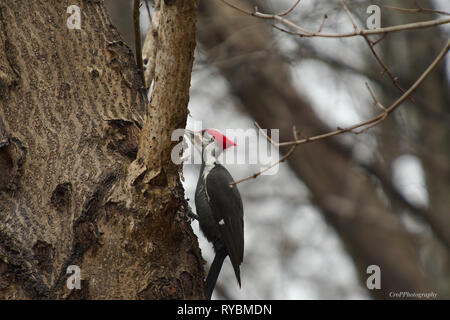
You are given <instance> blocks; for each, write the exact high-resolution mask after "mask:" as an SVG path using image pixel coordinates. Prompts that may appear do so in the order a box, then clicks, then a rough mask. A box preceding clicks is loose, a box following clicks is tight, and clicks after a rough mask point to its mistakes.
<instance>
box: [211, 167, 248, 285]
mask: <svg viewBox="0 0 450 320" xmlns="http://www.w3.org/2000/svg"><path fill="white" fill-rule="evenodd" d="M232 182H234V180H233V177H232V176H231V175H230V173H229V172H228V171H227V169H225V167H223V166H222V165H221V164H216V165H215V166H214V167H213V168H212V169H211V172H210V173H209V174H208V175H207V178H206V193H207V196H208V198H209V201H210V204H211V209H212V213H213V215H214V220H215V221H216V223H217V224H218V226H219V229H220V232H221V234H222V239H223V241H224V243H225V247H226V249H227V251H228V255H229V256H230V260H231V264H232V265H233V268H234V272H235V274H236V278H237V280H238V282H239V286H240V285H241V277H240V272H239V265H240V264H241V263H242V261H243V259H244V210H243V207H242V199H241V195H240V194H239V190H238V189H237V186H235V185H234V186H230V183H232Z"/></svg>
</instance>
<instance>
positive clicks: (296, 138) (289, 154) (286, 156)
mask: <svg viewBox="0 0 450 320" xmlns="http://www.w3.org/2000/svg"><path fill="white" fill-rule="evenodd" d="M255 126H256V127H257V128H258V129H259V131H260V132H261V134H262V135H264V137H265V138H266V139H267V141H269V142H270V143H271V144H273V145H274V146H275V147H278V143H276V142H275V141H273V140H272V139H271V138H270V137H269V136H268V135H267V134H266V133H265V132H264V130H263V129H262V128H261V126H260V125H259V124H258V123H257V122H256V121H255ZM292 134H293V136H294V140H298V132H297V129H296V128H295V126H293V127H292ZM296 148H297V145H296V144H294V145H293V146H292V147H291V148H290V149H289V151H288V152H287V153H286V154H285V155H284V156H282V157H281V158H280V159H279V160H278V161H275V162H274V163H272V164H271V165H270V166H268V167H266V168H264V169H263V170H261V171H259V172H256V173H254V174H252V175H251V176H248V177H246V178H244V179H241V180H238V181H235V182H232V183H230V187H233V186H235V185H237V184H238V183H241V182H244V181H247V180H250V179H256V178H257V177H258V176H260V175H262V174H263V173H264V172H266V171H268V170H270V169H272V168H273V167H275V166H276V165H278V164H280V163H282V162H284V161H286V159H287V158H289V157H290V156H291V154H292V153H293V152H294V151H295V149H296Z"/></svg>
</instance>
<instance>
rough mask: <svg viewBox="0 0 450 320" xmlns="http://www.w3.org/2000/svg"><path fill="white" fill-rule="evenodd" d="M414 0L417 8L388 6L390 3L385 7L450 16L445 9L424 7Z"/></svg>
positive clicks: (406, 11)
mask: <svg viewBox="0 0 450 320" xmlns="http://www.w3.org/2000/svg"><path fill="white" fill-rule="evenodd" d="M414 2H415V5H416V8H413V9H409V8H399V7H394V6H388V5H384V6H383V7H384V8H386V9H391V10H396V11H400V12H405V13H431V14H443V15H446V16H450V13H449V12H445V11H441V10H434V9H428V8H422V7H421V6H420V5H419V3H418V2H417V1H414Z"/></svg>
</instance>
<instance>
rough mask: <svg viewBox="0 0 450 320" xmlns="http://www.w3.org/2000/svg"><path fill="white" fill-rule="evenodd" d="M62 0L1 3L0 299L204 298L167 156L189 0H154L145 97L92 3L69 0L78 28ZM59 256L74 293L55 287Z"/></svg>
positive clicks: (197, 258) (179, 106)
mask: <svg viewBox="0 0 450 320" xmlns="http://www.w3.org/2000/svg"><path fill="white" fill-rule="evenodd" d="M71 4H72V3H71V2H70V1H55V0H54V1H44V0H33V1H28V2H27V6H23V5H22V4H21V3H20V2H17V1H13V0H5V1H2V2H1V4H0V298H1V299H5V298H6V299H25V298H35V299H40V298H85V299H99V298H101V299H107V298H124V299H136V298H178V299H182V298H191V299H196V298H203V281H202V279H203V260H202V258H201V255H200V252H199V249H198V243H197V239H196V237H195V235H194V234H193V232H192V230H191V227H190V224H189V221H187V219H186V217H185V212H186V207H187V204H186V202H185V200H184V191H183V188H182V186H181V183H180V181H179V176H178V170H179V169H180V168H178V167H176V166H175V165H174V164H173V163H172V162H171V160H170V151H171V149H172V147H173V145H174V143H175V142H172V141H170V133H171V131H172V130H174V129H176V128H183V127H184V125H185V121H186V115H187V102H188V99H189V85H190V74H191V68H192V62H193V52H194V48H195V23H196V15H197V6H198V1H192V0H178V1H163V2H162V9H161V26H162V32H161V34H160V41H161V42H160V45H161V46H160V51H159V53H158V56H157V65H156V71H155V75H156V76H155V83H154V91H153V94H152V100H151V103H149V104H148V105H147V106H146V98H145V92H144V91H143V90H142V82H141V79H140V77H139V73H138V71H137V68H136V65H135V62H134V59H133V55H132V54H131V52H130V50H129V48H128V47H127V46H126V45H125V44H124V43H123V42H122V41H121V40H120V37H119V36H118V33H117V31H116V30H115V28H114V27H113V26H112V25H111V22H110V20H109V17H108V16H107V14H106V12H105V9H104V7H103V3H102V1H81V2H80V8H81V18H82V22H81V30H70V29H68V28H67V27H66V20H67V18H68V17H69V14H67V13H66V11H67V7H68V6H70V5H71ZM130 19H131V17H130ZM141 128H142V130H141ZM133 161H134V162H133ZM69 265H78V266H79V267H80V268H81V278H82V285H81V290H72V291H71V290H69V289H67V288H66V279H67V275H66V269H67V267H68V266H69Z"/></svg>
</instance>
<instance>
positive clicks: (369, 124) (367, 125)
mask: <svg viewBox="0 0 450 320" xmlns="http://www.w3.org/2000/svg"><path fill="white" fill-rule="evenodd" d="M449 50H450V40H449V41H448V42H447V44H446V45H445V47H444V48H443V49H442V51H441V52H440V53H439V55H438V56H437V57H436V59H434V61H433V62H432V63H431V64H430V65H429V66H428V68H427V69H426V70H425V71H424V72H423V73H422V75H421V76H420V77H419V79H417V81H416V82H415V83H414V84H413V85H412V86H411V87H410V88H409V89H408V91H406V92H405V93H404V94H403V95H402V96H401V97H400V98H398V99H397V100H396V101H395V102H394V103H393V104H392V105H390V106H389V107H388V108H386V107H384V106H383V105H382V104H381V103H380V102H379V100H378V99H377V98H376V96H375V93H374V92H373V90H372V89H371V88H370V86H369V85H368V84H367V83H366V85H367V88H368V89H369V92H370V94H371V96H372V98H373V100H374V101H375V103H376V104H377V105H378V106H379V107H381V108H382V109H383V110H384V111H383V112H382V113H380V114H378V115H377V116H375V117H373V118H371V119H369V120H366V121H364V122H361V123H359V124H356V125H353V126H351V127H348V128H338V129H337V130H335V131H331V132H328V133H325V134H321V135H317V136H313V137H308V138H304V139H298V132H297V129H296V128H295V127H293V128H292V131H293V136H294V140H293V141H288V142H282V143H276V142H275V141H273V140H272V139H271V138H270V137H269V136H268V135H267V134H266V132H265V131H264V130H263V129H262V128H261V126H260V125H259V124H258V123H257V122H255V126H256V127H257V128H258V130H259V131H260V132H261V134H262V135H263V136H264V137H265V138H266V139H267V141H269V142H270V143H271V144H273V145H274V146H275V147H283V146H291V148H290V149H289V151H288V152H287V153H286V154H285V155H284V156H283V157H281V158H280V159H279V160H278V161H276V162H274V163H272V164H271V165H270V166H269V167H267V168H265V169H263V170H261V171H259V172H256V173H254V174H252V175H251V176H248V177H246V178H243V179H241V180H238V181H236V182H233V183H230V187H232V186H234V185H236V184H239V183H241V182H244V181H248V180H250V179H255V178H257V177H258V176H260V175H261V174H263V173H264V172H266V171H268V170H269V169H271V168H273V167H274V166H276V165H277V164H279V163H282V162H284V161H286V159H287V158H289V157H290V156H291V154H292V153H293V152H294V151H295V149H296V147H297V146H298V145H299V144H305V143H308V142H314V141H317V140H322V139H326V138H330V137H334V136H337V135H340V134H343V133H345V132H352V133H354V134H361V133H364V132H366V131H367V130H369V129H371V128H373V127H375V126H377V125H379V124H381V123H382V122H384V120H386V118H387V117H388V116H389V114H391V113H392V112H393V111H394V110H395V109H396V108H397V107H398V106H400V105H401V104H402V103H403V102H404V101H405V100H406V99H407V98H408V97H409V96H410V95H411V93H412V92H413V91H414V90H416V89H417V88H418V87H419V86H420V84H421V83H422V82H423V81H424V80H425V79H426V78H427V77H428V75H429V74H430V73H431V71H433V69H434V68H435V67H436V65H437V64H438V63H439V62H440V61H441V60H442V59H443V58H444V56H445V55H446V54H447V52H448V51H449ZM359 128H361V130H359V131H355V130H356V129H359Z"/></svg>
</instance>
